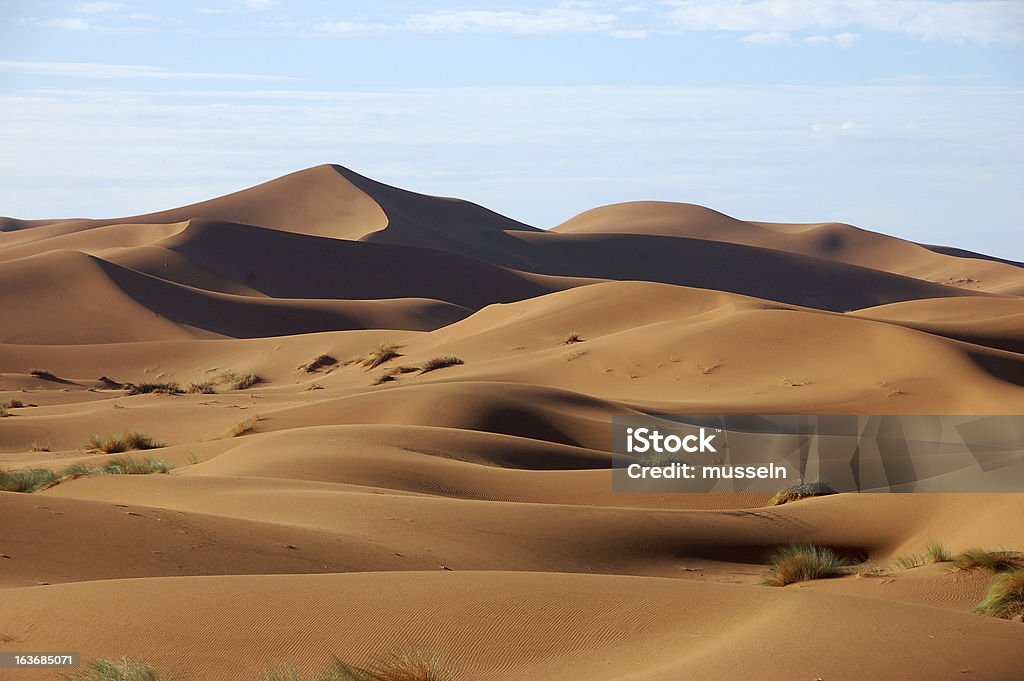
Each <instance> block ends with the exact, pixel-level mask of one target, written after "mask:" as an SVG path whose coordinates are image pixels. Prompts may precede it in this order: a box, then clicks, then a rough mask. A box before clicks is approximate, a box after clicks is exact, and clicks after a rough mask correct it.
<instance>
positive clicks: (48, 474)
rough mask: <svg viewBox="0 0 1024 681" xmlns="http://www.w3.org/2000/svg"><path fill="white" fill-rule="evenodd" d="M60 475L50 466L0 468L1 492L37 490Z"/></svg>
mask: <svg viewBox="0 0 1024 681" xmlns="http://www.w3.org/2000/svg"><path fill="white" fill-rule="evenodd" d="M58 477H59V476H58V475H57V474H56V473H54V472H53V471H52V470H50V469H49V468H30V469H26V470H19V471H8V470H4V469H2V468H0V492H26V493H30V492H35V491H36V490H37V489H41V488H43V487H46V486H48V485H50V484H51V483H53V482H55V481H56V480H57V478H58Z"/></svg>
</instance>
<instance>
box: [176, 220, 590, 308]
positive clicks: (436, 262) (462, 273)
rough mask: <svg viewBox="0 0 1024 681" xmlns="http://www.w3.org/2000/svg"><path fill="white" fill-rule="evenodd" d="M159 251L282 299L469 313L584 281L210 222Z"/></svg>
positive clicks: (193, 226)
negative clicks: (427, 306) (435, 303)
mask: <svg viewBox="0 0 1024 681" xmlns="http://www.w3.org/2000/svg"><path fill="white" fill-rule="evenodd" d="M159 245H160V246H161V247H163V248H167V249H169V250H172V251H174V252H176V253H179V254H180V255H182V256H184V257H186V258H188V259H189V260H191V261H192V262H194V263H197V264H198V265H200V266H202V267H204V268H206V269H208V270H210V271H211V272H214V273H216V274H218V275H219V276H222V277H225V278H227V279H230V280H232V281H237V282H239V283H242V284H245V285H246V286H249V287H252V288H254V289H256V290H258V291H261V292H262V293H265V294H267V295H271V296H275V297H286V298H346V299H370V298H404V297H422V298H434V299H436V300H444V301H448V302H451V303H454V304H457V305H463V306H466V307H472V308H474V309H475V308H479V307H483V306H484V305H487V304H490V303H493V302H507V301H511V300H521V299H523V298H529V297H533V296H537V295H541V294H543V293H548V292H550V291H554V290H560V289H563V288H568V287H570V286H576V285H580V284H583V283H590V281H589V280H572V279H566V278H559V277H546V276H543V275H536V274H529V273H523V272H516V271H513V270H508V269H505V268H503V267H498V266H495V265H491V264H488V263H484V262H481V261H478V260H474V259H472V258H467V257H465V256H461V255H457V254H453V253H446V252H444V251H435V250H429V249H424V248H416V247H409V246H393V245H389V244H377V243H363V242H356V241H344V240H339V239H324V238H318V237H312V236H306V235H298V234H286V233H282V232H279V231H275V230H269V229H261V228H257V227H253V226H250V225H239V224H234V223H228V222H211V221H208V220H192V221H191V222H190V223H189V226H188V227H187V228H186V229H185V230H183V231H181V232H180V233H178V234H175V235H174V236H171V237H168V238H167V239H165V240H163V241H161V242H160V243H159ZM298 273H301V274H298Z"/></svg>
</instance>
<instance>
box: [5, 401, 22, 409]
mask: <svg viewBox="0 0 1024 681" xmlns="http://www.w3.org/2000/svg"><path fill="white" fill-rule="evenodd" d="M24 406H25V403H24V402H22V401H21V400H14V399H12V400H4V401H3V402H0V407H3V408H4V409H20V408H21V407H24Z"/></svg>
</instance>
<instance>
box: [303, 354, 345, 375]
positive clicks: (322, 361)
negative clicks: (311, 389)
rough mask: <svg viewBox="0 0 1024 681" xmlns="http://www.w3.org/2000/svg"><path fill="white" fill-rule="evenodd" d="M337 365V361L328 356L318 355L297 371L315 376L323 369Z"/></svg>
mask: <svg viewBox="0 0 1024 681" xmlns="http://www.w3.org/2000/svg"><path fill="white" fill-rule="evenodd" d="M337 363H338V360H336V359H335V358H333V357H331V356H330V355H319V356H317V357H314V358H313V361H311V362H309V363H308V364H303V365H302V366H300V367H299V371H305V372H306V373H307V374H315V373H316V372H317V371H319V370H320V369H323V368H324V367H330V366H334V365H335V364H337Z"/></svg>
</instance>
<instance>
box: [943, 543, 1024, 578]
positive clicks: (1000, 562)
mask: <svg viewBox="0 0 1024 681" xmlns="http://www.w3.org/2000/svg"><path fill="white" fill-rule="evenodd" d="M953 567H954V568H956V569H957V570H993V571H995V572H1003V571H1004V570H1013V569H1016V568H1021V567H1024V557H1022V556H1021V554H1020V553H1018V552H1016V551H1005V550H999V551H986V550H985V549H979V548H972V549H967V550H966V551H962V552H961V553H958V554H957V555H955V556H953Z"/></svg>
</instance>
